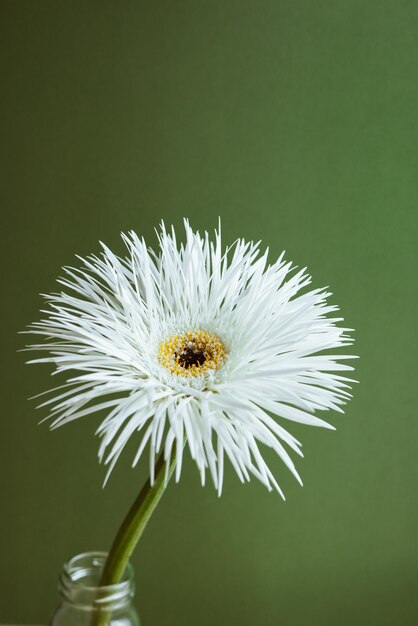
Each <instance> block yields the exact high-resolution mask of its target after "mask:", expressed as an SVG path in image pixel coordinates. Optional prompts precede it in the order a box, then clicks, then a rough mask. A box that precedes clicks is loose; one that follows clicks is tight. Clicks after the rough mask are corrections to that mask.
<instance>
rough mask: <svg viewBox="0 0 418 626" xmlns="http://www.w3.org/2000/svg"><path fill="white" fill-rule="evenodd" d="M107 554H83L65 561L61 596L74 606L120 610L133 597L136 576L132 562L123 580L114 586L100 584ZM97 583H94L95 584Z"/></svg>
mask: <svg viewBox="0 0 418 626" xmlns="http://www.w3.org/2000/svg"><path fill="white" fill-rule="evenodd" d="M106 558H107V552H100V551H94V552H82V553H80V554H76V555H75V556H73V557H71V558H70V559H68V561H66V563H65V564H64V566H63V569H62V573H61V576H60V591H61V593H62V595H63V596H64V597H65V598H66V599H67V600H69V601H71V602H72V603H74V604H79V605H89V606H91V604H92V603H94V608H100V607H101V608H103V609H104V608H106V609H110V608H117V606H119V605H120V604H121V603H126V602H127V601H130V599H131V598H132V597H133V595H134V592H135V588H134V576H133V567H132V565H131V563H128V565H127V566H126V568H125V571H124V573H123V577H122V580H121V581H120V582H118V583H114V584H111V585H100V584H99V581H100V575H101V572H102V570H103V567H104V564H105V562H106ZM96 580H97V583H94V582H92V581H96Z"/></svg>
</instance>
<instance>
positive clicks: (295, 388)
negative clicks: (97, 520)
mask: <svg viewBox="0 0 418 626" xmlns="http://www.w3.org/2000/svg"><path fill="white" fill-rule="evenodd" d="M185 231H186V237H185V243H181V244H178V243H177V239H176V234H175V231H174V228H172V229H171V230H170V231H167V230H166V228H165V226H164V224H162V225H161V228H160V231H159V233H157V236H158V243H159V248H158V250H156V251H154V250H152V249H150V248H149V247H148V246H147V245H146V243H145V241H144V240H143V239H140V238H139V237H138V236H137V235H136V234H135V233H134V232H130V233H129V234H128V235H124V234H123V235H122V238H123V240H124V242H125V244H126V248H127V254H126V256H124V257H119V256H116V255H115V254H113V253H112V252H111V251H110V250H109V249H108V248H107V246H105V245H104V244H101V245H102V249H103V250H102V253H101V254H100V256H96V255H92V256H88V257H87V258H85V259H82V258H80V261H81V267H79V268H78V269H73V268H65V269H64V271H65V277H63V278H61V279H59V281H58V282H59V283H60V284H61V285H62V286H63V287H64V288H65V291H62V292H60V293H55V294H52V295H48V296H45V297H46V299H47V302H48V305H47V306H48V308H47V310H45V311H44V313H45V315H46V317H45V319H44V320H42V321H40V322H38V323H35V324H33V325H31V327H30V332H32V333H36V334H38V335H43V336H44V337H45V338H46V341H45V342H43V343H41V344H36V345H33V346H31V347H30V348H31V349H36V350H43V351H45V352H47V353H48V354H47V356H45V357H43V358H36V359H34V360H32V361H30V362H31V363H34V362H35V363H40V362H48V363H53V364H54V366H55V370H56V372H62V373H65V374H66V375H67V381H66V384H65V385H63V386H62V387H58V388H57V389H55V390H54V391H55V392H56V393H55V394H54V396H53V397H52V399H49V400H47V401H46V402H44V403H43V404H42V405H41V406H47V405H49V406H50V407H51V411H50V415H49V417H52V418H53V421H52V424H51V427H52V428H57V427H59V426H62V425H64V424H66V423H68V422H71V421H73V420H76V419H79V418H83V417H85V416H87V415H89V414H92V413H94V412H96V411H105V412H106V416H105V418H104V420H103V421H102V423H101V424H100V426H99V428H98V431H97V432H98V434H99V435H100V436H101V445H100V449H99V457H100V459H101V460H104V462H105V463H106V464H107V465H108V472H107V476H108V475H109V473H110V472H111V471H112V469H113V467H114V465H115V463H116V462H117V460H118V458H119V455H120V454H121V452H122V450H123V448H124V446H125V445H126V443H127V442H128V440H130V439H131V438H132V437H135V438H138V450H137V453H136V455H135V458H134V459H133V465H134V466H135V465H136V464H137V463H138V461H139V459H140V458H141V456H142V455H143V454H144V453H145V451H146V449H148V450H149V465H150V481H151V484H152V483H153V480H154V473H155V462H156V456H157V455H158V454H159V453H160V452H161V451H163V456H164V459H165V460H166V461H168V460H169V459H170V457H171V455H172V453H173V451H174V450H175V462H176V479H177V480H179V478H180V474H181V469H182V456H183V451H184V449H188V450H189V452H190V454H191V456H192V458H193V459H194V461H195V462H196V465H197V467H198V469H199V472H200V475H201V480H202V484H203V483H204V482H205V475H206V471H207V470H208V471H209V473H210V475H211V477H212V480H213V483H214V484H215V487H216V488H217V489H218V492H219V494H220V493H221V490H222V482H223V473H224V455H226V456H227V457H228V458H229V460H230V462H231V464H232V466H233V467H234V469H235V471H236V473H237V475H238V476H239V478H240V479H241V481H246V480H249V478H250V476H251V475H253V476H255V477H257V478H258V479H259V480H260V481H261V482H262V483H263V484H264V485H265V486H266V487H267V488H268V489H270V490H271V489H272V488H273V487H274V488H275V489H277V490H278V492H279V493H280V494H281V495H282V496H283V493H282V491H281V489H280V487H279V485H278V483H277V481H276V479H275V478H274V476H273V474H272V472H271V470H270V468H269V467H268V465H267V464H266V462H265V460H264V458H263V456H262V449H260V444H263V445H264V446H267V447H268V448H272V449H273V450H274V451H275V452H276V453H277V455H278V456H279V457H280V458H281V460H282V461H283V462H284V464H285V465H286V466H287V467H288V468H289V470H290V471H291V472H292V473H293V474H294V476H295V477H296V478H297V479H298V480H299V481H300V478H299V475H298V473H297V471H296V468H295V465H294V463H293V461H292V459H291V457H290V455H289V452H288V451H289V450H291V451H293V452H295V453H296V454H298V455H300V456H302V453H301V450H300V447H301V444H300V442H299V441H298V440H297V439H296V438H295V437H294V436H293V435H291V434H290V433H289V431H288V430H287V429H286V428H285V425H286V422H289V421H293V422H300V423H302V424H309V425H311V426H322V427H325V428H333V426H331V425H330V424H328V423H327V422H325V421H324V420H322V419H320V418H319V417H317V415H316V413H317V412H319V411H324V410H329V409H334V410H336V411H340V412H342V408H341V407H342V405H343V404H344V403H345V401H346V400H347V399H348V398H349V397H350V393H349V391H348V389H349V383H350V382H351V380H350V379H348V378H346V377H345V376H343V375H341V372H344V371H346V370H351V369H352V367H350V366H349V365H347V364H346V363H345V360H346V359H349V358H352V357H351V356H348V355H346V354H336V353H334V352H335V350H334V349H335V348H341V347H345V346H347V345H350V344H351V343H352V339H351V338H350V337H349V336H348V335H347V334H346V332H347V331H348V330H349V329H346V328H342V327H339V326H337V324H338V323H339V322H341V321H342V318H341V317H336V316H335V315H336V311H337V310H338V307H336V306H335V305H330V304H328V303H327V298H328V297H329V296H330V295H331V294H330V293H329V292H328V291H327V289H314V290H308V289H307V287H308V285H309V284H310V282H311V278H310V276H309V275H308V274H307V273H306V271H305V269H301V270H298V271H296V268H295V267H294V266H292V264H291V263H289V262H287V261H285V260H284V255H283V254H282V255H281V256H280V257H279V259H278V260H277V261H276V262H274V263H271V264H269V262H268V250H266V251H265V252H260V247H259V244H258V243H253V242H245V241H243V240H237V241H236V242H235V243H234V244H233V245H231V246H229V247H226V248H225V249H223V248H222V243H221V233H220V228H219V229H218V230H217V231H215V235H214V238H213V240H211V238H210V236H209V234H208V233H204V234H203V235H200V234H199V233H198V232H194V231H193V230H192V229H191V227H190V225H189V223H188V221H187V220H186V221H185ZM341 361H342V362H341ZM167 467H168V463H167Z"/></svg>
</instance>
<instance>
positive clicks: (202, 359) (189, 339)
mask: <svg viewBox="0 0 418 626" xmlns="http://www.w3.org/2000/svg"><path fill="white" fill-rule="evenodd" d="M226 357H227V352H226V349H225V346H224V345H223V343H222V342H221V340H220V339H219V338H218V337H216V335H212V334H210V333H208V332H206V331H205V330H194V331H191V330H190V331H188V332H187V333H185V334H184V335H173V336H172V337H170V338H169V339H167V340H166V341H162V342H161V343H160V345H159V348H158V360H159V362H160V363H161V365H163V366H164V367H166V368H167V369H168V370H169V371H170V372H171V373H172V374H177V375H178V376H185V377H186V378H191V377H192V376H202V375H204V374H205V373H206V372H208V371H209V370H218V369H220V368H221V367H222V365H223V364H224V363H225V360H226Z"/></svg>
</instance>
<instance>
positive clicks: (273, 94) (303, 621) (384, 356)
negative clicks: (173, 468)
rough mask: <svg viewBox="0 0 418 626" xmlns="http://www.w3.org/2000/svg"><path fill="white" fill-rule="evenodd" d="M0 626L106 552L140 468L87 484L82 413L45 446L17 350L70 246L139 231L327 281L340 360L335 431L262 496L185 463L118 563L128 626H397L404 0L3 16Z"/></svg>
mask: <svg viewBox="0 0 418 626" xmlns="http://www.w3.org/2000/svg"><path fill="white" fill-rule="evenodd" d="M0 11H1V16H0V17H1V19H0V31H1V32H0V46H1V100H0V107H1V115H0V123H1V148H0V149H1V152H2V161H1V169H0V171H1V181H2V182H1V188H0V203H1V204H0V206H1V211H2V221H3V224H2V245H1V254H2V259H1V271H2V282H1V290H2V296H3V304H2V307H1V315H2V320H1V332H2V341H1V365H2V370H3V372H2V375H1V381H2V413H3V415H2V419H1V439H0V451H1V472H0V481H1V485H0V486H1V507H2V510H1V518H0V519H1V521H0V525H1V536H0V620H1V621H3V622H13V623H14V622H15V623H18V622H23V623H24V622H26V623H46V621H47V619H48V616H49V613H50V611H51V609H52V608H53V606H54V605H55V604H56V602H57V594H56V578H57V575H58V572H59V570H60V568H61V565H62V563H63V561H64V560H65V559H66V558H68V557H69V556H71V555H72V554H74V553H77V552H80V551H84V550H92V549H106V548H107V547H108V546H109V544H110V542H111V539H112V536H113V534H114V532H115V529H116V527H117V525H118V523H119V520H120V519H121V517H122V515H123V514H124V512H125V510H126V509H127V507H128V506H129V505H130V502H131V501H132V500H133V498H134V495H135V494H136V492H137V490H138V488H139V486H140V484H141V483H142V481H143V480H144V477H145V471H146V468H145V466H142V467H141V468H140V469H139V470H131V469H130V460H131V458H132V453H133V448H131V449H130V450H129V451H128V452H127V453H126V454H125V455H124V457H123V459H122V460H121V462H120V464H119V466H118V468H117V469H116V471H115V472H114V474H113V476H112V478H111V480H110V483H109V485H108V486H107V487H106V489H105V490H102V489H101V484H102V480H103V477H104V469H103V468H102V467H100V466H99V464H98V462H97V457H96V452H97V448H98V440H97V439H96V438H95V437H94V436H93V433H94V431H95V428H96V427H97V425H98V422H99V418H98V417H94V416H93V417H90V418H86V419H85V420H84V421H79V422H77V423H74V424H71V425H70V426H67V427H66V428H63V429H61V430H58V431H55V432H53V433H50V432H49V430H48V428H47V426H46V425H42V426H37V422H38V420H39V419H40V418H41V417H43V416H44V415H45V413H42V414H41V413H40V412H39V411H35V403H34V402H33V401H32V402H28V401H27V399H26V398H27V397H29V396H31V395H33V394H35V393H37V392H39V391H42V390H44V389H46V388H48V386H49V385H50V384H51V381H50V379H49V375H48V368H46V367H44V368H42V367H41V366H38V367H26V366H25V365H24V360H25V354H22V353H17V352H16V351H17V349H18V348H20V347H22V345H23V344H24V342H25V338H24V337H23V336H21V335H20V336H18V335H17V332H18V330H21V329H22V328H23V327H24V326H25V325H26V324H27V323H29V322H31V321H33V320H35V319H38V317H39V314H38V309H39V308H40V306H41V299H40V297H39V296H38V293H39V292H48V291H51V290H54V289H55V282H54V281H55V278H56V277H57V275H58V274H59V273H60V267H61V266H62V265H65V264H73V263H74V262H75V259H74V253H78V254H82V255H85V254H88V253H90V252H92V251H94V252H96V251H98V243H97V242H98V240H99V239H101V240H104V241H106V242H107V243H108V244H109V245H110V246H111V247H112V248H114V249H115V250H117V251H120V252H121V251H122V245H121V242H120V238H119V233H120V231H121V230H127V229H129V228H134V229H135V230H137V231H138V232H139V233H142V234H144V235H145V236H146V237H147V238H148V240H149V241H150V242H152V243H155V236H154V232H153V228H154V226H155V225H157V223H158V222H159V220H160V219H161V218H163V219H164V220H166V221H167V222H169V223H171V222H172V223H174V224H175V225H176V226H177V227H179V226H180V225H181V218H182V217H183V216H189V217H190V219H191V222H192V224H193V226H194V227H196V228H200V229H212V228H213V227H214V226H215V225H216V222H217V217H218V215H220V216H221V217H222V222H223V232H224V237H225V240H226V241H228V242H232V241H233V240H234V239H235V238H236V237H240V236H242V237H245V238H248V239H256V240H258V239H262V240H263V243H264V244H265V245H269V246H270V249H271V253H272V257H274V256H277V255H278V254H279V253H280V252H281V250H282V249H286V252H287V257H288V258H289V259H292V260H294V261H295V262H296V263H297V264H299V265H300V266H304V265H307V266H308V268H309V270H310V272H312V274H313V277H314V285H315V286H323V285H331V287H332V289H333V292H334V294H335V297H334V302H337V303H338V304H340V306H341V308H342V311H343V313H344V315H345V318H346V321H347V324H348V325H349V326H352V327H354V328H355V329H356V345H355V352H356V353H357V354H359V355H360V356H361V359H360V361H359V362H358V363H357V371H356V376H357V378H358V379H359V380H360V384H359V385H357V386H356V387H355V390H354V392H355V394H354V399H353V401H352V402H351V404H350V405H349V406H348V411H347V414H346V416H340V415H334V416H333V422H334V424H335V425H337V432H328V431H323V430H319V429H309V428H308V427H298V426H297V425H293V424H291V425H290V430H291V431H292V432H293V433H295V434H296V436H298V437H300V438H302V440H303V443H304V452H305V459H304V460H299V461H298V468H299V470H300V472H301V474H302V477H303V479H304V483H305V486H304V487H303V488H300V487H299V486H298V485H297V483H296V481H294V480H293V479H292V478H291V476H290V475H289V476H288V475H287V473H286V470H285V469H284V467H283V466H282V465H281V464H280V462H279V461H276V460H275V459H273V458H272V459H271V462H272V467H273V469H274V472H275V473H276V475H277V476H278V477H279V479H280V482H281V483H282V485H283V487H284V489H285V491H286V494H287V502H286V503H283V502H282V501H281V500H280V498H279V497H278V496H277V495H274V494H269V493H268V492H267V491H266V490H265V488H263V487H262V486H261V485H260V484H259V483H257V482H256V481H254V482H253V483H251V484H250V485H247V486H241V484H240V483H239V481H238V480H237V479H236V478H235V476H234V475H233V472H232V470H230V471H228V472H227V477H226V484H225V490H224V495H223V496H222V498H221V499H220V500H218V498H217V496H216V494H215V492H214V490H213V488H212V487H210V486H208V487H207V488H205V489H202V488H201V487H200V484H199V481H198V475H197V472H196V471H195V469H194V467H193V465H192V463H191V462H188V463H186V467H185V471H184V473H183V479H182V481H181V483H180V484H179V485H177V486H176V485H174V484H173V485H171V486H170V489H169V490H168V492H167V494H166V495H165V497H164V500H163V502H162V503H161V505H160V508H159V510H158V511H157V513H156V515H155V517H154V518H153V520H152V523H151V525H150V527H149V528H148V530H147V532H146V535H145V536H144V539H143V541H142V544H141V545H140V547H139V549H138V551H137V553H136V556H135V559H134V565H135V568H136V573H137V584H138V591H137V605H138V608H139V611H140V614H141V617H142V620H143V624H144V626H196V625H199V626H213V625H214V624H225V625H228V624H230V625H231V626H232V625H234V626H235V625H237V626H238V625H239V626H253V625H254V624H262V625H263V626H276V625H283V626H305V625H306V626H335V625H336V624H338V625H339V626H344V625H353V624H356V625H363V624H364V625H368V626H370V625H378V626H386V625H388V626H389V625H390V626H393V625H394V624H396V625H397V626H398V625H399V626H406V625H411V626H412V625H413V624H414V625H415V624H417V623H418V604H417V573H418V572H417V532H416V531H417V481H416V478H417V474H416V456H417V454H416V445H417V444H416V441H417V420H416V400H415V396H416V361H417V350H416V347H414V342H413V340H414V338H415V339H416V320H417V291H416V269H417V234H418V233H417V222H418V219H417V198H418V151H417V144H418V115H417V113H418V72H417V67H418V38H417V32H418V5H417V3H416V1H415V0H413V1H410V2H408V1H402V0H394V1H388V0H386V1H382V0H366V1H365V0H359V1H352V0H334V1H331V0H329V1H328V2H326V1H323V0H322V1H321V0H315V1H310V0H303V1H302V0H301V1H298V0H266V1H263V0H254V1H251V2H249V1H236V0H223V1H211V2H203V1H200V0H199V1H196V0H190V1H187V2H185V1H179V2H168V1H165V2H135V1H122V2H116V0H115V1H113V2H111V1H109V0H106V1H100V2H99V1H95V2H81V1H80V2H75V1H71V2H61V1H32V0H30V1H4V0H3V1H1V3H0Z"/></svg>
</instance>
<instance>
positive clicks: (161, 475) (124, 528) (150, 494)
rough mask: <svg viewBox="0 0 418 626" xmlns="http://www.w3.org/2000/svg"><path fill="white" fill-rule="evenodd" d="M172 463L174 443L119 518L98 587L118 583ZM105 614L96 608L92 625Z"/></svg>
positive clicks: (103, 621)
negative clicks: (121, 519) (126, 512)
mask: <svg viewBox="0 0 418 626" xmlns="http://www.w3.org/2000/svg"><path fill="white" fill-rule="evenodd" d="M167 463H168V468H167ZM175 465H176V447H175V445H174V446H173V450H172V452H171V458H170V459H169V460H168V461H167V462H166V461H165V460H164V451H163V452H162V453H161V455H160V457H159V459H158V461H157V463H156V465H155V480H154V484H153V485H151V481H150V478H148V480H147V482H146V483H145V485H144V486H143V487H142V489H141V491H140V492H139V494H138V496H137V498H136V500H135V502H134V503H133V505H132V506H131V508H130V510H129V511H128V514H127V515H126V517H125V519H124V520H123V522H122V525H121V527H120V528H119V530H118V532H117V535H116V537H115V540H114V542H113V544H112V547H111V548H110V552H109V554H108V557H107V560H106V563H105V566H104V568H103V572H102V576H101V579H100V585H99V586H100V587H106V586H108V585H115V584H117V583H119V582H120V580H121V578H122V576H123V573H124V571H125V568H126V566H127V564H128V561H129V559H130V557H131V555H132V552H133V551H134V549H135V547H136V544H137V543H138V541H139V539H140V538H141V535H142V533H143V532H144V530H145V527H146V525H147V523H148V520H149V519H150V517H151V515H152V514H153V512H154V509H155V507H156V506H157V504H158V502H159V501H160V499H161V496H162V495H163V493H164V491H165V488H166V486H167V483H168V481H169V480H170V477H171V475H172V473H173V471H174V468H175ZM108 617H109V614H108V613H107V612H104V611H100V615H98V616H97V617H96V619H95V620H93V624H94V626H102V625H104V624H107V618H108Z"/></svg>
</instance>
